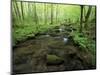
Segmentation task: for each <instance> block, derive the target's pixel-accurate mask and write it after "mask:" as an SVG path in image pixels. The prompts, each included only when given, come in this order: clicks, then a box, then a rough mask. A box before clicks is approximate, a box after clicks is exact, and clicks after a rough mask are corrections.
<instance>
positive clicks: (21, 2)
mask: <svg viewBox="0 0 100 75" xmlns="http://www.w3.org/2000/svg"><path fill="white" fill-rule="evenodd" d="M21 12H22V20H24V11H23V2H22V1H21Z"/></svg>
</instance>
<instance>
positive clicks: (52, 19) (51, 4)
mask: <svg viewBox="0 0 100 75" xmlns="http://www.w3.org/2000/svg"><path fill="white" fill-rule="evenodd" d="M51 24H53V4H51Z"/></svg>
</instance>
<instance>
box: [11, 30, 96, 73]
mask: <svg viewBox="0 0 100 75" xmlns="http://www.w3.org/2000/svg"><path fill="white" fill-rule="evenodd" d="M56 29H58V28H56ZM56 29H55V30H56ZM65 34H68V32H67V31H64V32H62V33H60V32H58V31H52V30H51V31H49V32H48V34H41V35H40V34H38V35H37V36H36V37H35V38H31V39H28V40H26V41H24V42H21V43H19V44H18V45H16V47H14V48H13V59H14V60H13V72H14V73H31V72H34V73H37V72H56V71H72V70H87V69H95V68H96V66H95V65H93V64H91V62H92V61H93V55H92V54H91V53H90V52H89V51H87V50H85V49H84V50H81V49H80V48H79V47H78V46H77V45H76V44H75V43H74V41H73V39H72V38H69V37H68V36H66V35H65ZM65 37H66V38H67V42H64V40H63V38H65Z"/></svg>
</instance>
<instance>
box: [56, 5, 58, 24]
mask: <svg viewBox="0 0 100 75" xmlns="http://www.w3.org/2000/svg"><path fill="white" fill-rule="evenodd" d="M56 23H58V4H57V5H56Z"/></svg>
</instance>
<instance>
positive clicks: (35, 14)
mask: <svg viewBox="0 0 100 75" xmlns="http://www.w3.org/2000/svg"><path fill="white" fill-rule="evenodd" d="M34 22H35V24H37V23H38V16H37V11H36V3H34Z"/></svg>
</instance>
